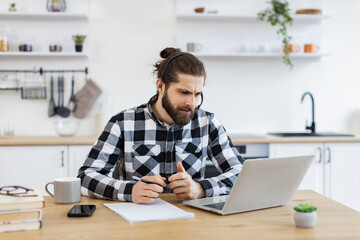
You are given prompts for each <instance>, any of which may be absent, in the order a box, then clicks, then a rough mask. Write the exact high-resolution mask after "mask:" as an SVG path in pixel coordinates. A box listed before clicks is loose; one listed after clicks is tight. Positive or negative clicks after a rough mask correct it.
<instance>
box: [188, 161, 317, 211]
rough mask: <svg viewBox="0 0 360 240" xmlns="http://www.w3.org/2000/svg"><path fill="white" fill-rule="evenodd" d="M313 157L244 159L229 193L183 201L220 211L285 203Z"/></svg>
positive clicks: (251, 209)
mask: <svg viewBox="0 0 360 240" xmlns="http://www.w3.org/2000/svg"><path fill="white" fill-rule="evenodd" d="M314 157H315V156H313V155H311V156H297V157H283V158H262V159H249V160H246V161H245V163H244V165H243V167H242V170H241V171H240V173H239V175H238V177H237V179H236V181H235V184H234V186H233V188H232V190H231V192H230V194H229V195H222V196H217V197H209V198H202V199H194V200H188V201H184V202H183V203H185V204H187V205H189V206H192V207H197V208H201V209H204V210H208V211H211V212H215V213H218V214H221V215H227V214H232V213H239V212H247V211H253V210H258V209H264V208H270V207H277V206H282V205H286V204H288V203H289V202H290V200H291V199H292V197H293V196H294V194H295V192H296V190H297V189H298V187H299V185H300V183H301V181H302V179H303V178H304V176H305V174H306V172H307V170H308V168H309V166H310V165H311V163H312V161H313V160H314Z"/></svg>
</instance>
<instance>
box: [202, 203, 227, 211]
mask: <svg viewBox="0 0 360 240" xmlns="http://www.w3.org/2000/svg"><path fill="white" fill-rule="evenodd" d="M224 205H225V202H219V203H210V204H204V206H205V207H209V208H215V209H218V210H222V209H223V208H224Z"/></svg>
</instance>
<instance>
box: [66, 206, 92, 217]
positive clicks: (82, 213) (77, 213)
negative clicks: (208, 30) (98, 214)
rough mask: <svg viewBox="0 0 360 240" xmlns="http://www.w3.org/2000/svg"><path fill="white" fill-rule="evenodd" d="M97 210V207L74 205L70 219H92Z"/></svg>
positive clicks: (69, 215) (70, 212)
mask: <svg viewBox="0 0 360 240" xmlns="http://www.w3.org/2000/svg"><path fill="white" fill-rule="evenodd" d="M95 209H96V206H95V205H74V206H73V207H72V208H71V209H70V211H69V212H68V217H90V216H91V214H92V213H93V212H94V211H95Z"/></svg>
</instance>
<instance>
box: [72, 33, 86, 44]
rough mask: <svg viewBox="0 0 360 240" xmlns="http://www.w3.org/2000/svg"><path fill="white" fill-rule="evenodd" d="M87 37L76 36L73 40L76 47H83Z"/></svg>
mask: <svg viewBox="0 0 360 240" xmlns="http://www.w3.org/2000/svg"><path fill="white" fill-rule="evenodd" d="M85 38H86V35H74V36H73V40H74V42H75V45H83V44H84V41H85Z"/></svg>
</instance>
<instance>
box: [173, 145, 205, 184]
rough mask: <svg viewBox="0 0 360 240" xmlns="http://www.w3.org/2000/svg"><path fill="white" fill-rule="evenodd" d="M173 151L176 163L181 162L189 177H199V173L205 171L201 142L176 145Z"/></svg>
mask: <svg viewBox="0 0 360 240" xmlns="http://www.w3.org/2000/svg"><path fill="white" fill-rule="evenodd" d="M175 151H176V153H175V154H176V162H181V163H182V165H183V166H184V168H185V170H186V172H187V173H189V174H190V175H191V176H196V177H200V175H199V173H200V172H203V171H205V161H204V162H203V157H202V147H201V142H182V143H176V144H175ZM198 175H199V176H198Z"/></svg>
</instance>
